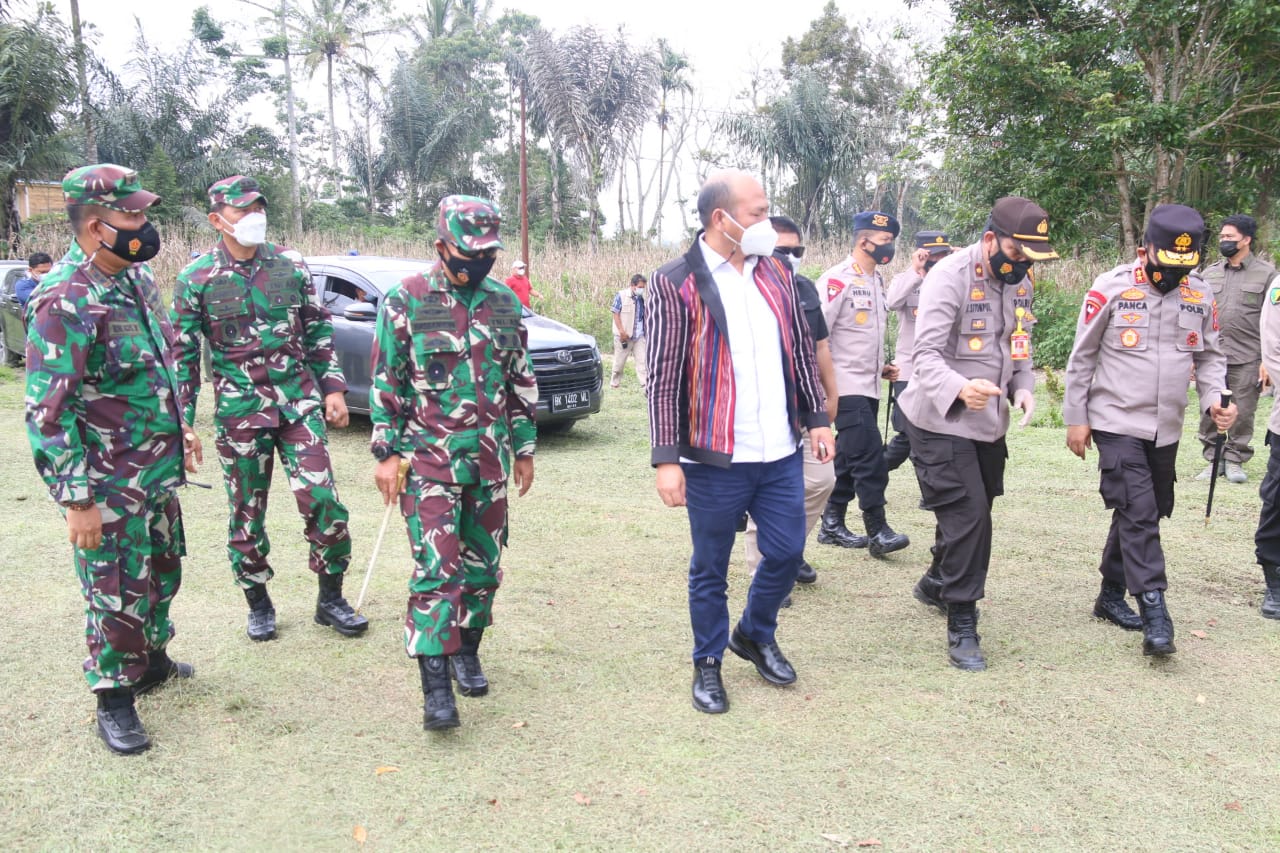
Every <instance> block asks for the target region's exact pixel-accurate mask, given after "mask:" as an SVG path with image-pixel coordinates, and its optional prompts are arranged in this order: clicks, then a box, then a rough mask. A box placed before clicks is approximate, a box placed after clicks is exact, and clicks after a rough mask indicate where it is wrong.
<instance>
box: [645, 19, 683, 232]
mask: <svg viewBox="0 0 1280 853" xmlns="http://www.w3.org/2000/svg"><path fill="white" fill-rule="evenodd" d="M690 68H691V66H690V65H689V58H688V57H687V56H685V55H684V54H683V53H676V52H675V51H674V50H672V49H671V45H670V44H668V43H667V40H666V39H658V93H659V98H658V209H657V210H656V211H655V212H654V214H653V228H652V231H653V233H654V234H656V235H657V237H658V242H659V243H661V242H662V205H663V204H664V203H665V202H666V199H667V186H668V185H669V184H670V180H669V179H667V177H666V176H664V175H663V174H662V160H663V156H664V155H665V154H666V153H667V121H668V120H669V119H670V117H671V114H670V113H669V112H668V111H667V97H668V96H669V95H670V94H671V93H672V92H684V93H688V94H692V93H693V85H692V84H691V83H690V82H689V78H688V76H687V73H688V71H689V70H690Z"/></svg>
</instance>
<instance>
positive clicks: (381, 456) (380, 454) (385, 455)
mask: <svg viewBox="0 0 1280 853" xmlns="http://www.w3.org/2000/svg"><path fill="white" fill-rule="evenodd" d="M372 452H373V458H374V459H377V460H378V461H379V462H386V461H387V460H388V459H390V458H391V457H392V456H395V454H396V452H395V451H394V450H392V449H391V445H389V444H375V445H374V446H373V448H372Z"/></svg>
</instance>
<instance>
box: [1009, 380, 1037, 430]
mask: <svg viewBox="0 0 1280 853" xmlns="http://www.w3.org/2000/svg"><path fill="white" fill-rule="evenodd" d="M1013 407H1014V408H1015V409H1022V412H1023V415H1022V420H1020V421H1018V426H1020V427H1024V426H1026V425H1027V424H1029V423H1031V416H1032V415H1034V414H1035V413H1036V395H1035V394H1033V393H1031V392H1030V391H1028V390H1027V389H1025V388H1020V389H1018V390H1017V391H1015V392H1014V393H1013Z"/></svg>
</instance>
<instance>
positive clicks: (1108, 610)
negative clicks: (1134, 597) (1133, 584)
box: [1093, 580, 1142, 631]
mask: <svg viewBox="0 0 1280 853" xmlns="http://www.w3.org/2000/svg"><path fill="white" fill-rule="evenodd" d="M1124 596H1125V588H1124V584H1122V583H1116V582H1115V581H1106V580H1104V581H1103V582H1102V591H1101V592H1099V593H1098V600H1097V601H1095V602H1094V603H1093V615H1094V616H1097V617H1098V618H1099V619H1105V620H1107V621H1108V622H1110V623H1111V624H1113V625H1119V626H1120V627H1121V628H1123V629H1125V630H1126V631H1141V630H1142V619H1141V617H1139V616H1138V614H1137V613H1134V612H1133V608H1132V607H1130V606H1129V602H1127V601H1125V600H1124Z"/></svg>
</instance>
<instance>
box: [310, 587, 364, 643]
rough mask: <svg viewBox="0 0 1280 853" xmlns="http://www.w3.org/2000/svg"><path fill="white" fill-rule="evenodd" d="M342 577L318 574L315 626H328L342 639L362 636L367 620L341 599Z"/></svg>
mask: <svg viewBox="0 0 1280 853" xmlns="http://www.w3.org/2000/svg"><path fill="white" fill-rule="evenodd" d="M342 578H343V575H342V574H341V573H338V574H336V575H333V574H329V573H328V572H321V574H320V597H319V598H318V599H316V624H317V625H328V626H330V627H331V628H333V630H335V631H337V632H338V633H339V634H342V635H343V636H344V637H354V636H356V635H357V634H363V633H364V632H365V629H367V628H368V627H369V620H368V619H366V618H364V617H363V616H361V615H359V614H358V613H356V612H355V611H354V610H352V609H351V605H350V604H347V600H346V599H345V598H343V597H342Z"/></svg>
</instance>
